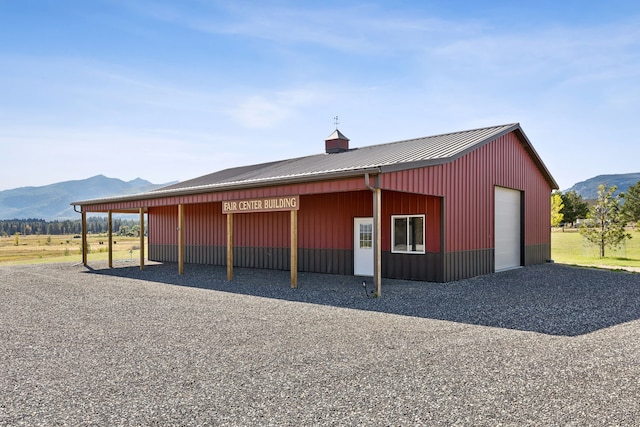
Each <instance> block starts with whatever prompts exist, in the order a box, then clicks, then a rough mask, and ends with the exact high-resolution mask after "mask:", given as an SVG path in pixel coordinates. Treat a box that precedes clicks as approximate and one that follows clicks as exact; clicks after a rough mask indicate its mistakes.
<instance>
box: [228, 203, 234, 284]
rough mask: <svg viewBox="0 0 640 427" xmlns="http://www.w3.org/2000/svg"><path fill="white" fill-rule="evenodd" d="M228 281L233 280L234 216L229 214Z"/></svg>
mask: <svg viewBox="0 0 640 427" xmlns="http://www.w3.org/2000/svg"><path fill="white" fill-rule="evenodd" d="M227 280H228V281H231V280H233V214H232V213H228V214H227Z"/></svg>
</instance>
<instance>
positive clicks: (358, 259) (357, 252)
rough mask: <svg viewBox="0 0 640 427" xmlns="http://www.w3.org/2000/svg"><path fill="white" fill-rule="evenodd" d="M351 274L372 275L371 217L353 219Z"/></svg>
mask: <svg viewBox="0 0 640 427" xmlns="http://www.w3.org/2000/svg"><path fill="white" fill-rule="evenodd" d="M353 274H354V275H355V276H373V218H354V219H353Z"/></svg>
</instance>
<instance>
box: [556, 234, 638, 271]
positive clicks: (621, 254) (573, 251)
mask: <svg viewBox="0 0 640 427" xmlns="http://www.w3.org/2000/svg"><path fill="white" fill-rule="evenodd" d="M631 235H632V236H633V237H632V239H631V240H626V241H625V244H624V245H623V247H622V248H619V249H616V250H611V249H610V248H606V249H605V255H606V256H605V257H604V258H600V257H599V253H598V248H597V247H596V246H594V245H591V244H589V243H588V242H586V240H585V239H584V238H583V237H582V235H581V234H580V233H578V231H577V230H565V231H564V232H563V231H560V230H557V231H555V230H554V231H553V232H552V233H551V258H553V260H554V261H555V262H558V263H562V264H575V265H593V266H606V267H631V268H634V269H635V268H638V269H640V232H638V231H633V232H631Z"/></svg>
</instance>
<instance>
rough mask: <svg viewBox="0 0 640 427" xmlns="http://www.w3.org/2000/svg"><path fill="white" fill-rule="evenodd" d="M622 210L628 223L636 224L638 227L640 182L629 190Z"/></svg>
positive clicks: (639, 218)
mask: <svg viewBox="0 0 640 427" xmlns="http://www.w3.org/2000/svg"><path fill="white" fill-rule="evenodd" d="M622 210H623V212H624V216H625V219H626V221H627V222H633V223H635V224H636V227H637V226H638V223H639V222H640V181H638V182H636V183H635V184H634V185H632V186H631V187H629V188H628V189H627V192H626V193H625V195H624V207H623V208H622Z"/></svg>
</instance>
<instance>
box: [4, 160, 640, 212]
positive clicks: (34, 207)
mask: <svg viewBox="0 0 640 427" xmlns="http://www.w3.org/2000/svg"><path fill="white" fill-rule="evenodd" d="M638 181H640V172H637V173H626V174H613V175H598V176H595V177H593V178H589V179H587V180H585V181H582V182H578V183H577V184H575V185H574V186H573V187H571V188H569V189H567V190H565V191H569V190H575V191H576V193H578V194H580V195H581V196H582V197H583V198H584V199H595V198H597V196H598V185H600V184H605V185H607V186H611V185H615V186H617V187H618V191H622V192H625V191H627V189H628V188H629V186H631V185H634V184H635V183H636V182H638ZM171 184H174V183H173V182H169V183H166V184H152V183H151V182H149V181H146V180H144V179H141V178H136V179H134V180H132V181H122V180H120V179H117V178H108V177H106V176H104V175H96V176H94V177H91V178H87V179H82V180H77V181H64V182H58V183H55V184H50V185H45V186H42V187H21V188H15V189H12V190H4V191H0V220H3V219H27V218H36V219H44V220H47V221H51V220H56V219H58V220H63V219H78V217H79V216H78V214H77V213H76V212H74V211H73V207H72V206H70V205H69V203H71V202H73V201H75V200H88V199H97V198H102V197H110V196H118V195H125V194H136V193H144V192H146V191H152V190H155V189H157V188H161V187H165V186H167V185H171Z"/></svg>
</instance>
